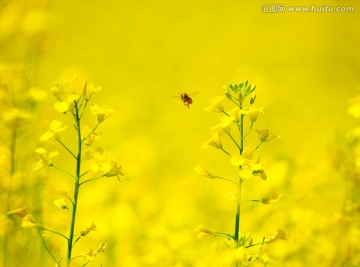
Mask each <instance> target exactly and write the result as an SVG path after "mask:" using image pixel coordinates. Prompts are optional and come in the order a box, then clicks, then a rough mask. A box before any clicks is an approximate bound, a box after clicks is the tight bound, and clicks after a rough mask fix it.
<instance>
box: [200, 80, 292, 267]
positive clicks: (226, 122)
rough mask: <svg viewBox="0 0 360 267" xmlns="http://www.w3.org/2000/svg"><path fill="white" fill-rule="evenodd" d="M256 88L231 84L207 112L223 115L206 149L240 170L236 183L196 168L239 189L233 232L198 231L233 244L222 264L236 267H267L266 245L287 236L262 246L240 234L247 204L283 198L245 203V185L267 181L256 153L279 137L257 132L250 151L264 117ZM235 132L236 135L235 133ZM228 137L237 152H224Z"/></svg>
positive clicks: (266, 238) (266, 240)
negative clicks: (257, 266) (227, 106)
mask: <svg viewBox="0 0 360 267" xmlns="http://www.w3.org/2000/svg"><path fill="white" fill-rule="evenodd" d="M255 89H256V86H252V85H251V84H249V82H248V81H245V82H240V83H238V84H230V85H229V86H228V87H227V88H226V89H225V95H223V96H218V97H216V98H214V99H213V100H212V101H211V102H212V104H211V105H210V106H209V107H207V108H206V111H214V112H218V113H221V114H223V115H224V116H223V117H222V119H221V121H220V123H219V124H217V125H215V126H214V127H212V129H211V135H210V136H211V137H210V140H209V141H207V142H205V143H204V145H203V147H204V148H206V147H214V148H216V149H219V150H220V151H222V152H223V153H224V154H226V156H227V157H228V158H229V161H230V163H231V164H232V165H233V166H235V167H236V168H237V169H238V176H237V178H236V179H230V178H225V177H222V176H218V175H216V174H214V173H212V172H210V171H208V170H207V168H206V167H205V165H204V164H203V163H199V164H198V165H197V166H196V167H195V171H196V172H197V173H198V174H199V175H201V176H204V177H207V178H210V179H214V180H215V179H221V180H224V181H226V182H230V183H232V184H233V185H234V186H235V187H236V196H235V199H236V214H235V222H234V232H233V233H231V234H230V233H225V232H218V231H215V230H212V229H209V228H207V227H206V226H203V225H201V226H199V227H198V228H197V229H196V231H197V232H198V233H199V237H202V236H221V237H225V238H226V239H227V240H230V241H232V244H230V246H231V247H232V248H233V250H231V251H230V252H229V253H227V254H225V255H226V256H225V257H227V259H224V262H223V263H222V264H225V263H226V265H224V266H228V265H229V264H234V263H235V266H236V267H240V266H252V265H254V264H255V263H257V262H261V263H263V264H264V266H266V265H267V264H268V262H269V259H268V257H267V256H266V255H262V250H263V247H264V245H265V244H270V243H273V242H275V241H277V240H280V239H282V240H286V239H287V236H286V233H285V232H284V231H283V230H281V229H278V230H277V231H276V233H275V234H273V235H271V236H264V237H263V238H262V240H260V241H259V242H254V241H253V238H252V236H251V234H249V233H244V232H242V231H241V227H240V226H241V207H242V205H244V204H245V203H246V202H258V203H262V204H270V203H274V202H277V201H278V200H279V199H280V197H281V194H279V193H275V194H273V195H271V196H265V197H263V198H261V199H251V200H245V199H243V190H244V185H245V183H246V181H248V180H249V179H251V178H254V177H259V178H260V179H261V180H266V179H267V175H266V173H265V170H264V166H263V164H261V162H260V159H259V158H255V153H256V152H257V150H258V149H259V148H260V146H261V145H263V144H264V143H266V142H269V141H270V140H272V139H274V138H276V137H277V135H276V134H274V133H272V132H271V131H270V129H269V128H265V129H257V130H256V134H257V136H258V144H257V145H256V146H253V147H251V145H250V144H247V143H246V141H247V140H248V139H247V138H248V137H249V136H250V134H251V133H252V132H253V126H254V124H255V122H256V121H257V118H258V116H259V114H261V113H263V108H259V107H256V106H255V105H254V103H255V100H256V94H255ZM225 100H228V101H229V102H230V103H231V104H232V105H234V106H235V107H234V108H233V109H231V110H227V109H225V107H224V104H223V102H224V101H225ZM245 100H249V104H248V105H246V104H245ZM245 118H248V122H249V126H248V128H247V129H245V126H246V125H245ZM233 128H235V132H234V129H233ZM225 137H228V138H229V139H230V140H231V142H232V143H233V145H234V147H235V151H236V152H232V150H230V148H227V147H226V148H225V147H224V145H223V142H222V140H223V139H224V138H225ZM253 247H258V248H259V249H258V251H257V252H256V253H253V254H252V253H251V252H250V251H249V249H250V248H253Z"/></svg>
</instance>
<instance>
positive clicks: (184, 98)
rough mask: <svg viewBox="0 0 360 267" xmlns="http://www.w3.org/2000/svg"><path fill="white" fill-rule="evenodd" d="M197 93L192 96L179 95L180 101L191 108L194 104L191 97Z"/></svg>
mask: <svg viewBox="0 0 360 267" xmlns="http://www.w3.org/2000/svg"><path fill="white" fill-rule="evenodd" d="M197 93H198V92H196V93H192V94H187V93H182V94H179V95H180V99H181V101H182V102H183V103H184V105H185V106H187V107H188V108H189V107H190V105H191V104H192V103H193V99H192V98H191V96H192V95H195V94H197Z"/></svg>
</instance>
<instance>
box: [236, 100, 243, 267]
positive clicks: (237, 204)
mask: <svg viewBox="0 0 360 267" xmlns="http://www.w3.org/2000/svg"><path fill="white" fill-rule="evenodd" d="M239 107H240V109H242V101H241V99H240V98H239ZM238 128H239V146H238V147H239V152H240V155H242V152H243V150H244V115H241V116H240V122H239V124H238ZM239 168H240V169H241V166H239ZM242 184H243V179H242V177H241V176H240V177H239V184H238V192H237V193H238V195H237V199H236V215H235V233H234V240H235V242H236V248H239V245H240V244H239V238H240V214H241V191H242ZM235 266H236V267H239V266H240V261H239V260H236V263H235Z"/></svg>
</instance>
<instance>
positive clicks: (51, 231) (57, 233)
mask: <svg viewBox="0 0 360 267" xmlns="http://www.w3.org/2000/svg"><path fill="white" fill-rule="evenodd" d="M41 229H42V230H43V231H48V232H50V233H53V234H56V235H58V236H61V237H63V238H65V239H66V240H69V239H68V238H67V237H66V236H64V235H63V234H61V233H59V232H56V231H53V230H50V229H47V228H44V227H42V228H41Z"/></svg>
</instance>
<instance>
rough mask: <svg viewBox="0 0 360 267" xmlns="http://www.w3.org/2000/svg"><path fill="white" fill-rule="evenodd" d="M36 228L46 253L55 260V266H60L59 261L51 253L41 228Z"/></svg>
mask: <svg viewBox="0 0 360 267" xmlns="http://www.w3.org/2000/svg"><path fill="white" fill-rule="evenodd" d="M37 230H38V234H39V236H40V239H41V242H42V243H43V246H44V248H45V250H46V251H47V253H49V255H50V257H51V258H52V259H53V260H54V261H55V262H56V264H57V266H58V267H61V264H60V262H59V261H58V260H57V259H56V258H55V256H54V255H53V254H52V253H51V251H50V249H49V248H48V246H47V244H46V241H45V239H44V237H43V235H42V233H41V230H40V229H39V228H38V229H37Z"/></svg>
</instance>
